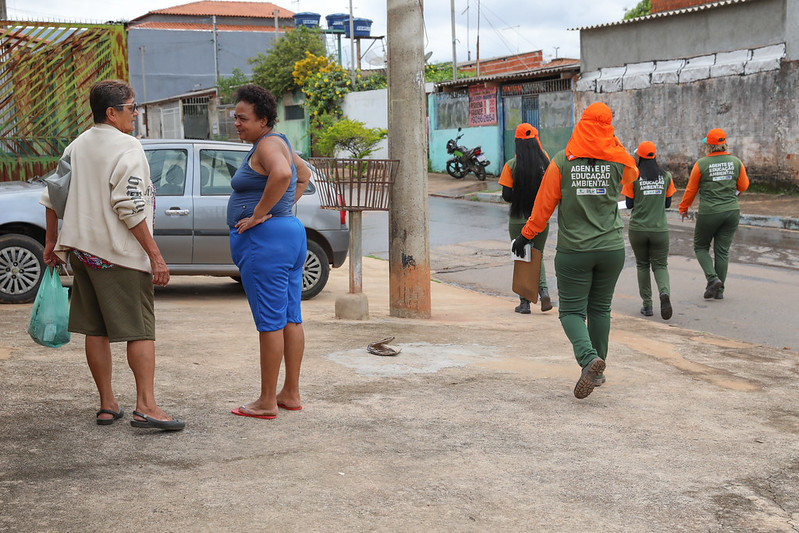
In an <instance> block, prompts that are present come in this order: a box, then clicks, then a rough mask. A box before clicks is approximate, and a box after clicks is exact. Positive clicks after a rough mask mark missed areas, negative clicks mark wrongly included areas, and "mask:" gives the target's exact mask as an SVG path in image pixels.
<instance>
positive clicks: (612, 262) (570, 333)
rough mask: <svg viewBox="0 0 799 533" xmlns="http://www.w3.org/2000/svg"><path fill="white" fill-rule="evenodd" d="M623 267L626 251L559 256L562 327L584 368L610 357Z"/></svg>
mask: <svg viewBox="0 0 799 533" xmlns="http://www.w3.org/2000/svg"><path fill="white" fill-rule="evenodd" d="M623 267H624V249H623V248H622V249H621V250H613V251H609V252H577V253H567V252H560V251H559V252H557V253H556V254H555V272H556V274H557V276H558V298H559V301H560V307H559V318H560V324H561V326H562V327H563V331H564V332H565V333H566V336H567V337H568V338H569V341H571V343H572V348H573V349H574V357H575V358H576V359H577V362H578V363H579V364H580V366H581V367H585V366H586V365H587V364H588V363H590V362H591V361H592V360H593V359H594V358H596V357H601V358H602V359H603V360H604V359H605V358H606V357H607V355H608V337H609V336H610V304H611V302H612V301H613V291H614V290H615V289H616V281H618V279H619V274H621V270H622V268H623Z"/></svg>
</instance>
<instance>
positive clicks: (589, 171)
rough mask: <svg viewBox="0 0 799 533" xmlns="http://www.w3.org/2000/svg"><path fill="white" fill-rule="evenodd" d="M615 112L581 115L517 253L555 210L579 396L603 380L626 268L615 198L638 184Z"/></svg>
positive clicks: (561, 289)
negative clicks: (625, 187) (619, 287)
mask: <svg viewBox="0 0 799 533" xmlns="http://www.w3.org/2000/svg"><path fill="white" fill-rule="evenodd" d="M612 120H613V112H612V111H611V110H610V108H609V107H608V106H607V105H605V104H603V103H601V102H596V103H593V104H591V105H589V106H588V107H587V108H586V109H585V111H584V112H583V115H582V117H581V118H580V120H579V122H577V124H576V125H575V127H574V132H573V133H572V136H571V138H570V139H569V142H568V144H567V145H566V149H565V150H563V151H561V152H559V153H558V154H556V155H555V157H553V158H552V161H551V162H550V163H549V167H547V171H546V173H545V174H544V178H543V180H542V182H541V188H540V189H539V191H538V196H536V199H535V204H534V205H533V213H532V214H531V215H530V218H529V219H528V220H527V223H526V224H525V226H524V228H522V233H521V235H519V237H518V238H517V239H516V240H515V241H514V243H513V246H512V249H513V252H514V253H515V254H516V255H518V256H519V257H523V256H524V253H525V251H524V247H525V246H526V245H527V244H529V243H530V242H531V241H532V239H533V238H534V237H535V236H536V235H538V234H539V233H541V232H542V231H543V230H544V228H545V227H546V225H547V222H548V221H549V218H550V217H551V216H552V213H553V212H554V211H555V208H556V207H557V208H558V245H557V253H556V254H555V272H556V274H557V277H558V299H559V313H558V314H559V318H560V323H561V326H562V327H563V331H564V332H565V333H566V336H567V337H568V338H569V341H571V344H572V348H573V349H574V356H575V358H576V359H577V362H578V363H579V364H580V366H581V367H582V372H581V373H580V378H579V380H578V381H577V384H576V385H575V387H574V396H575V397H577V398H585V397H586V396H588V395H589V394H591V393H592V392H593V390H594V387H597V386H600V385H602V383H604V381H605V375H604V370H605V359H606V357H607V353H608V337H609V336H610V307H611V303H612V301H613V291H614V290H615V288H616V281H618V279H619V274H621V270H622V268H623V267H624V234H623V228H624V224H623V223H622V221H621V217H619V207H618V201H617V198H618V196H619V192H620V191H621V188H622V185H625V184H627V183H631V182H632V181H634V180H635V179H637V178H638V167H637V166H636V164H635V160H634V159H633V158H632V156H631V155H630V154H628V153H627V151H626V150H625V149H624V146H622V144H621V142H619V140H618V139H617V138H616V136H615V134H614V129H613V126H612V124H611V122H612Z"/></svg>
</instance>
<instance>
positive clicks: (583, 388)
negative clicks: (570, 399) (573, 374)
mask: <svg viewBox="0 0 799 533" xmlns="http://www.w3.org/2000/svg"><path fill="white" fill-rule="evenodd" d="M604 371H605V361H603V360H602V359H601V358H599V357H595V358H594V359H592V360H591V362H590V363H588V364H587V365H585V367H584V368H583V371H582V373H581V374H580V379H579V380H577V384H576V385H575V386H574V397H575V398H577V399H580V400H582V399H583V398H586V397H587V396H588V395H589V394H591V393H592V392H594V387H596V380H597V378H598V376H599V375H600V374H601V373H603V372H604Z"/></svg>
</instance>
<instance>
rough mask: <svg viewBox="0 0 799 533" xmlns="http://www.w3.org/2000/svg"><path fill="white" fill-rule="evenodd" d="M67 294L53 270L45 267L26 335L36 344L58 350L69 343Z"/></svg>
mask: <svg viewBox="0 0 799 533" xmlns="http://www.w3.org/2000/svg"><path fill="white" fill-rule="evenodd" d="M68 324H69V293H68V291H67V289H66V288H64V287H63V286H62V285H61V278H60V277H59V276H58V275H57V274H56V273H55V268H53V267H47V270H46V271H45V273H44V277H43V278H42V282H41V283H40V284H39V292H37V293H36V299H35V300H34V301H33V310H32V311H31V319H30V322H28V335H30V336H31V338H32V339H33V340H34V341H36V343H37V344H41V345H42V346H47V347H48V348H58V347H59V346H63V345H65V344H66V343H68V342H69V331H68V330H67V326H68Z"/></svg>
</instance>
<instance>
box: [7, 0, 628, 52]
mask: <svg viewBox="0 0 799 533" xmlns="http://www.w3.org/2000/svg"><path fill="white" fill-rule="evenodd" d="M185 3H188V2H182V1H180V0H133V1H131V0H96V1H95V0H6V5H7V10H8V16H9V18H10V19H17V20H69V21H84V22H105V21H108V20H130V19H133V18H136V17H139V16H141V15H144V14H146V13H147V12H148V11H150V10H154V9H163V8H166V7H172V6H176V5H181V4H185ZM273 3H274V4H276V5H278V6H281V7H284V8H286V9H289V10H291V11H293V12H295V13H299V12H308V11H309V12H314V13H319V14H321V15H322V23H323V25H324V21H325V18H324V17H325V16H326V15H330V14H333V13H348V12H349V6H350V2H349V0H277V1H275V2H273ZM424 4H425V13H424V18H425V32H426V35H425V37H424V39H425V43H424V45H425V46H424V49H425V52H432V53H433V54H432V56H431V57H430V62H431V63H440V62H444V61H451V60H452V32H451V10H450V1H449V0H426V1H425V2H424ZM636 4H637V0H569V1H564V0H481V1H480V2H479V13H480V15H479V22H480V31H479V36H480V59H488V58H491V57H498V56H505V55H511V54H515V53H518V52H529V51H533V50H541V51H542V52H543V54H544V58H545V59H547V60H550V59H552V58H553V57H555V56H557V57H572V58H579V54H580V39H579V32H578V31H568V30H567V28H579V27H582V26H591V25H594V24H604V23H607V22H614V21H618V20H621V18H622V17H623V16H624V12H625V10H627V9H630V8H632V7H634V6H635V5H636ZM385 6H386V4H385V2H383V1H381V0H352V7H353V14H354V16H355V17H361V18H367V19H371V20H372V21H373V22H372V35H373V36H381V35H382V36H384V35H386V7H385ZM477 27H478V0H455V32H456V39H457V49H456V54H457V60H458V62H461V61H465V60H466V59H468V58H469V57H471V59H472V60H475V59H476V58H477V47H476V41H477V36H478V30H477ZM370 43H371V41H362V43H361V53H362V54H363V55H364V56H365V57H364V62H363V68H369V65H368V60H372V61H374V62H375V64H376V62H377V61H378V60H379V57H380V56H382V55H383V53H384V46H385V40H384V41H382V44H381V42H379V41H376V42H374V45H372V46H371V49H370V50H369V53H367V49H369V48H370V46H369V45H370ZM344 48H345V51H344V52H345V53H344V56H345V61H344V62H345V63H348V62H349V60H348V59H347V58H348V57H349V45H348V44H347V45H346V46H344Z"/></svg>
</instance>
